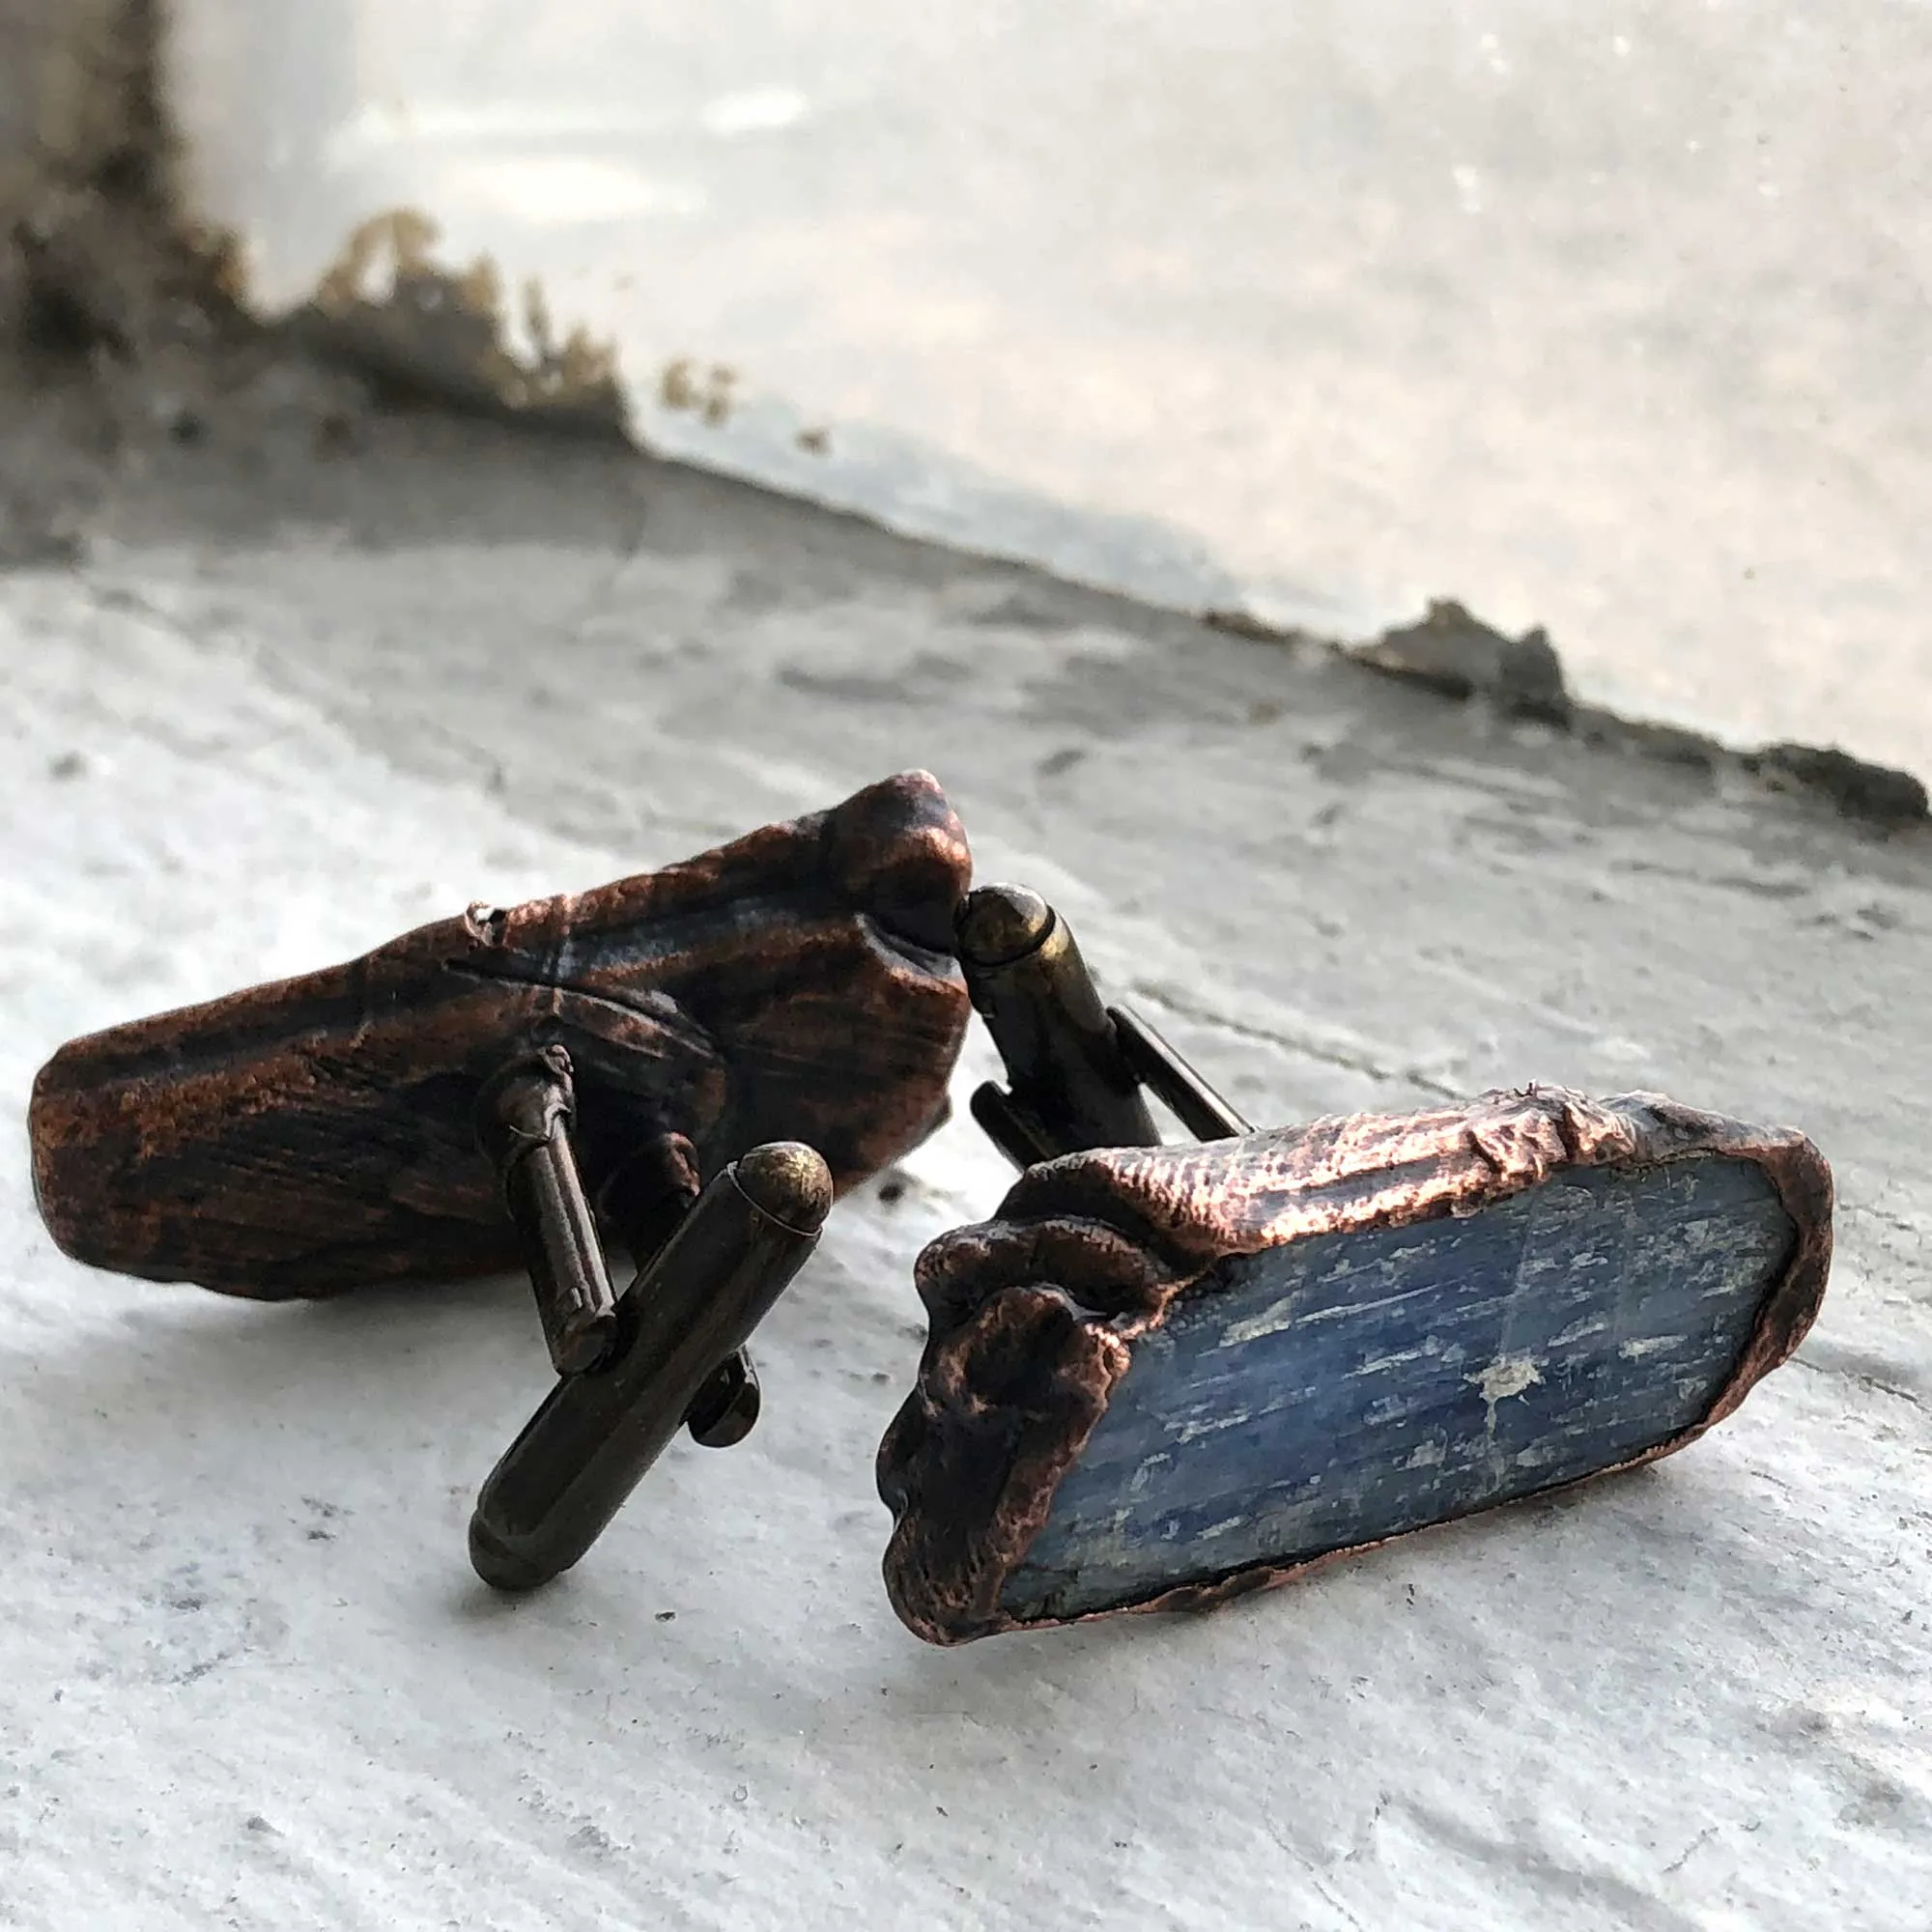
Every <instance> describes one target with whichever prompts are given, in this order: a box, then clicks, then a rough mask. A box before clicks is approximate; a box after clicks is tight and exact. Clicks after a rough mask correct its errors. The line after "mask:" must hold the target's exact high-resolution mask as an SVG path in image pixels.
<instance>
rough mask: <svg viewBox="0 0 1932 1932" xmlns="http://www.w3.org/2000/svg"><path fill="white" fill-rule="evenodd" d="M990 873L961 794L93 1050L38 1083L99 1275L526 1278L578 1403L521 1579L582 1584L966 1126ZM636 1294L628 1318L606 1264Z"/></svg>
mask: <svg viewBox="0 0 1932 1932" xmlns="http://www.w3.org/2000/svg"><path fill="white" fill-rule="evenodd" d="M970 875H971V862H970V859H969V856H968V853H967V848H966V841H965V835H964V833H963V832H962V830H961V828H960V825H959V821H958V819H957V818H956V817H955V816H954V814H953V812H952V809H951V807H950V806H949V805H948V804H947V802H946V799H945V796H944V794H943V793H942V792H941V790H940V788H939V786H938V783H937V782H936V781H934V780H933V779H931V778H930V777H929V776H927V775H926V774H924V773H923V772H914V773H904V774H901V775H900V776H898V777H897V778H894V779H889V780H887V781H884V782H882V783H880V784H875V785H871V786H868V787H867V789H866V790H864V791H861V792H859V793H857V794H856V795H855V796H853V797H852V798H849V799H847V800H846V801H845V802H844V803H843V804H842V805H840V806H838V807H837V808H835V809H834V810H830V811H824V812H818V813H814V814H812V815H811V816H810V817H807V818H802V819H798V820H796V821H794V822H792V823H789V824H784V825H775V826H767V827H765V828H764V829H763V830H762V831H759V832H754V833H753V834H751V835H750V836H749V837H747V838H741V839H738V840H737V841H735V842H734V843H732V844H730V845H726V846H724V847H722V848H720V849H719V850H717V851H713V852H708V853H705V854H703V855H701V856H700V857H698V858H696V859H693V860H690V861H688V862H687V863H685V864H683V865H681V866H674V867H669V868H668V869H667V870H665V871H661V872H655V873H648V874H643V875H640V876H638V877H634V878H629V879H623V880H619V881H617V882H616V883H615V884H612V885H609V886H605V887H601V888H599V889H598V890H596V891H594V892H588V893H583V894H579V895H562V896H559V897H556V898H550V899H541V900H536V901H533V902H531V903H530V904H527V905H522V906H516V907H513V908H509V909H503V910H498V909H492V908H487V907H471V908H470V910H469V912H468V913H466V914H465V915H463V916H462V917H461V918H458V919H450V920H444V921H441V922H440V923H436V924H433V925H428V926H424V927H421V928H419V929H418V930H416V931H414V932H411V933H406V934H404V935H403V936H402V937H401V938H399V939H395V940H392V941H390V942H389V943H388V944H387V945H384V946H381V947H378V948H377V949H376V950H375V951H374V952H370V953H367V954H365V955H363V956H362V957H361V958H359V959H355V960H353V961H350V962H349V963H347V964H346V965H342V966H337V967H330V968H326V969H324V970H322V971H320V972H316V973H310V974H307V975H305V976H303V977H302V978H299V979H296V980H285V981H282V982H280V983H278V984H275V985H269V986H261V987H256V988H253V989H251V990H249V991H246V992H241V993H237V994H234V995H231V996H230V997H228V998H226V999H221V1000H216V1001H213V1002H212V1003H211V1004H209V1005H206V1006H202V1007H195V1008H190V1009H185V1010H183V1011H180V1012H174V1013H166V1014H161V1015H159V1016H157V1017H156V1018H153V1019H147V1020H140V1021H136V1022H134V1023H132V1024H129V1025H127V1026H121V1027H116V1028H114V1029H112V1030H110V1031H108V1032H106V1033H101V1034H96V1035H93V1036H90V1037H87V1038H84V1039H78V1040H73V1041H70V1042H69V1043H68V1044H67V1045H66V1046H64V1047H62V1048H61V1049H60V1051H59V1052H58V1053H56V1054H55V1055H54V1057H53V1058H52V1059H51V1060H50V1061H49V1062H48V1063H47V1065H45V1066H44V1067H43V1068H42V1070H41V1073H40V1076H39V1078H38V1079H37V1080H36V1082H35V1087H34V1096H33V1102H32V1108H31V1117H30V1130H31V1134H32V1140H33V1160H34V1180H35V1189H36V1195H37V1198H38V1201H39V1204H40V1208H41V1213H42V1217H43V1220H44V1221H45V1222H46V1225H47V1227H48V1229H49V1231H50V1232H51V1233H52V1235H53V1236H54V1238H55V1239H56V1241H58V1243H59V1244H60V1246H61V1247H62V1248H63V1249H64V1250H65V1251H66V1252H67V1253H68V1254H70V1255H71V1256H73V1257H74V1258H75V1259H76V1260H79V1261H82V1262H86V1263H89V1264H92V1265H94V1266H97V1267H103V1268H111V1269H114V1270H117V1271H119V1272H122V1273H128V1274H136V1275H145V1276H148V1277H150V1278H152V1279H156V1280H163V1281H193V1282H199V1283H201V1284H203V1285H204V1286H206V1287H209V1288H213V1289H216V1290H219V1291H221V1292H223V1293H233V1294H242V1295H249V1296H255V1297H260V1298H270V1299H274V1298H280V1297H286V1296H300V1295H314V1294H328V1293H338V1292H341V1291H343V1290H348V1289H353V1288H356V1287H359V1286H362V1285H364V1284H368V1283H375V1282H382V1281H398V1280H420V1281H434V1280H439V1279H449V1278H454V1277H459V1276H469V1275H479V1274H487V1273H494V1272H497V1271H500V1270H503V1269H506V1268H510V1267H515V1266H517V1265H518V1264H522V1266H523V1267H524V1268H525V1269H526V1272H527V1273H528V1276H529V1279H530V1284H531V1287H532V1290H533V1291H534V1293H535V1297H536V1304H537V1312H538V1316H539V1319H540V1323H541V1327H542V1331H543V1335H544V1340H545V1343H546V1345H547V1347H548V1349H549V1352H550V1359H551V1365H552V1367H553V1369H554V1371H555V1374H556V1376H557V1378H558V1379H557V1380H556V1382H555V1385H554V1387H553V1388H552V1390H551V1392H550V1394H549V1396H548V1397H547V1398H546V1399H545V1401H544V1402H543V1403H542V1405H541V1406H539V1408H538V1409H537V1411H536V1413H535V1415H534V1416H533V1417H532V1418H531V1420H530V1422H529V1423H528V1425H527V1426H526V1428H525V1429H524V1431H523V1433H522V1434H521V1435H519V1436H518V1437H517V1439H516V1441H515V1442H514V1443H513V1444H512V1445H511V1447H510V1449H509V1450H508V1452H507V1453H506V1454H505V1456H504V1457H503V1458H502V1460H501V1462H500V1463H498V1464H497V1468H496V1470H495V1472H494V1473H493V1474H492V1475H491V1477H490V1478H489V1480H488V1481H487V1482H486V1483H485V1485H484V1486H483V1491H482V1493H481V1495H480V1497H479V1500H478V1504H477V1510H476V1516H475V1520H474V1523H473V1525H472V1531H471V1538H470V1547H471V1553H472V1556H473V1558H474V1561H475V1564H476V1568H477V1570H478V1571H479V1573H480V1574H481V1575H482V1576H483V1577H485V1579H486V1580H487V1581H489V1582H491V1583H493V1584H495V1585H497V1587H499V1588H506V1589H515V1588H527V1587H529V1586H531V1585H533V1584H536V1583H539V1582H541V1581H543V1580H544V1579H545V1578H547V1577H553V1576H554V1575H556V1574H557V1572H559V1571H560V1570H563V1569H565V1568H567V1567H568V1566H569V1565H570V1564H571V1563H574V1562H575V1561H576V1560H577V1559H578V1558H579V1557H580V1556H582V1553H583V1552H584V1550H585V1549H587V1548H589V1546H590V1544H591V1542H592V1541H593V1540H594V1539H595V1537H596V1536H597V1535H598V1533H599V1532H600V1531H601V1529H602V1528H603V1527H604V1525H605V1523H606V1522H608V1521H609V1520H610V1518H611V1515H612V1514H613V1513H614V1512H615V1511H616V1510H617V1509H618V1508H619V1507H620V1506H621V1504H622V1502H623V1500H624V1498H625V1496H626V1495H627V1494H628V1493H629V1492H630V1491H631V1489H632V1487H633V1486H634V1485H635V1484H636V1483H637V1481H638V1480H639V1478H640V1477H641V1476H642V1475H643V1473H644V1471H645V1470H646V1469H647V1468H648V1467H649V1466H650V1464H651V1463H652V1461H653V1460H654V1459H655V1458H656V1457H657V1456H658V1455H659V1454H660V1453H661V1452H662V1451H663V1449H664V1447H665V1446H666V1444H667V1443H668V1441H669V1440H670V1439H671V1438H672V1436H674V1435H675V1434H676V1432H677V1431H678V1430H679V1429H680V1428H682V1427H688V1428H689V1430H690V1432H691V1434H692V1435H693V1436H694V1437H695V1438H696V1440H697V1441H699V1442H701V1443H705V1444H710V1445H714V1446H725V1445H728V1444H730V1443H733V1442H736V1441H738V1440H740V1439H741V1438H742V1437H743V1436H744V1435H745V1434H746V1432H747V1431H748V1430H749V1429H750V1428H751V1427H752V1425H753V1422H754V1421H755V1419H756V1417H757V1412H758V1400H759V1397H758V1384H757V1378H756V1377H755V1374H754V1373H753V1369H752V1366H751V1363H750V1360H749V1358H748V1357H747V1355H746V1354H745V1343H746V1341H747V1339H748V1338H749V1336H750V1335H751V1333H752V1330H753V1328H754V1327H755V1326H756V1325H757V1322H758V1321H759V1320H760V1319H761V1318H762V1317H763V1315H764V1314H765V1312H766V1311H767V1310H768V1309H769V1308H770V1307H771V1305H772V1304H773V1302H774V1301H776V1300H777V1298H778V1296H779V1295H780V1294H781V1293H782V1292H783V1291H784V1289H785V1287H786V1285H787V1284H788V1283H789V1282H790V1280H791V1279H792V1277H793V1276H794V1275H795V1274H796V1272H797V1271H798V1269H799V1267H800V1266H801V1265H802V1264H803V1263H804V1261H805V1258H806V1257H807V1255H809V1254H810V1250H811V1247H812V1245H813V1243H814V1241H815V1240H816V1238H817V1235H818V1230H819V1228H820V1226H821V1224H822V1223H823V1221H824V1219H825V1215H826V1212H827V1210H828V1209H829V1208H830V1207H831V1205H832V1202H833V1200H834V1198H835V1197H836V1196H837V1195H838V1194H840V1193H843V1192H844V1191H845V1190H847V1189H848V1188H850V1187H852V1186H854V1185H855V1184H857V1183H858V1182H859V1181H860V1180H863V1179H866V1178H867V1177H868V1176H870V1175H872V1174H874V1173H876V1172H877V1171H878V1170H879V1169H880V1168H881V1167H883V1166H885V1165H886V1164H887V1163H889V1162H890V1161H892V1160H895V1159H896V1158H897V1157H898V1156H899V1155H900V1154H902V1153H904V1152H906V1151H908V1150H909V1149H910V1148H912V1147H913V1146H915V1145H916V1144H917V1143H918V1142H919V1141H921V1140H922V1139H923V1138H924V1137H925V1135H926V1134H927V1133H929V1132H930V1131H931V1130H932V1128H933V1127H934V1126H935V1125H937V1124H938V1122H940V1121H942V1120H943V1119H944V1118H945V1111H946V1104H947V1102H946V1094H947V1084H948V1080H949V1077H950V1075H951V1073H952V1065H953V1063H954V1060H955V1059H956V1057H957V1054H958V1050H959V1044H960V1040H961V1037H962V1036H963V1034H964V1031H965V1027H966V1023H967V1019H968V1015H969V1011H970V1009H969V1006H968V1001H967V995H966V990H965V987H964V984H963V982H962V980H961V977H960V973H959V969H958V967H957V965H956V963H955V962H954V960H953V959H952V954H951V948H952V926H953V918H954V913H955V910H956V908H957V905H958V902H959V899H960V896H961V895H962V893H963V892H964V891H965V888H966V885H967V882H968V879H969V878H970ZM607 1243H608V1244H611V1245H612V1246H615V1247H620V1248H623V1249H626V1250H628V1252H629V1254H630V1256H631V1259H632V1261H633V1263H634V1264H635V1266H636V1271H637V1272H636V1279H635V1280H634V1281H633V1282H632V1284H631V1286H630V1288H629V1289H628V1290H627V1291H626V1292H625V1293H623V1294H621V1295H619V1294H617V1293H614V1292H613V1289H612V1284H611V1275H610V1269H609V1264H608V1263H607V1260H606V1245H607Z"/></svg>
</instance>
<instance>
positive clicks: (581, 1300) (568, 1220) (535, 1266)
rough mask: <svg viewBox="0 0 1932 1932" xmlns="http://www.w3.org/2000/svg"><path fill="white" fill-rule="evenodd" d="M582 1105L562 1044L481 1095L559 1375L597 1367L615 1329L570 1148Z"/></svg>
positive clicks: (484, 1131)
mask: <svg viewBox="0 0 1932 1932" xmlns="http://www.w3.org/2000/svg"><path fill="white" fill-rule="evenodd" d="M575 1109H576V1094H575V1090H574V1089H573V1086H572V1084H571V1077H570V1056H569V1054H567V1053H566V1052H565V1051H564V1050H563V1048H562V1047H560V1046H547V1047H544V1048H543V1049H542V1050H541V1051H539V1052H537V1053H533V1054H531V1055H529V1056H528V1057H527V1058H526V1059H522V1060H518V1061H515V1062H513V1063H512V1064H511V1065H508V1066H506V1067H504V1068H503V1070H502V1071H501V1072H500V1073H498V1074H497V1076H496V1078H495V1079H493V1080H491V1081H490V1082H489V1083H488V1084H487V1085H486V1086H485V1087H484V1090H483V1093H482V1095H481V1096H480V1098H479V1100H478V1102H477V1128H476V1134H477V1140H478V1141H479V1143H480V1144H481V1145H482V1148H483V1151H484V1152H485V1153H487V1154H488V1155H489V1156H490V1158H491V1160H492V1161H493V1162H494V1163H495V1164H496V1168H497V1178H498V1179H499V1180H500V1182H501V1184H502V1189H503V1200H504V1203H505V1204H506V1206H507V1207H508V1208H509V1210H510V1218H511V1220H512V1221H514V1222H515V1223H516V1228H517V1236H518V1239H519V1241H520V1243H521V1245H522V1248H523V1252H524V1263H525V1265H526V1267H527V1268H528V1269H529V1275H530V1287H531V1289H532V1291H533V1292H534V1293H535V1295H536V1302H537V1315H538V1318H539V1320H540V1321H542V1322H543V1331H544V1341H545V1343H546V1344H547V1345H548V1347H549V1349H550V1358H551V1362H552V1364H553V1366H554V1368H555V1370H556V1372H557V1374H558V1375H560V1376H572V1375H578V1374H581V1373H582V1371H583V1370H585V1369H587V1368H589V1367H591V1365H592V1364H593V1363H595V1362H596V1361H597V1360H598V1359H599V1358H600V1357H601V1356H602V1355H603V1354H604V1352H605V1350H607V1349H608V1348H609V1347H610V1346H611V1338H612V1337H613V1335H614V1334H615V1332H616V1315H615V1312H614V1311H615V1296H614V1295H613V1294H612V1293H611V1276H610V1272H609V1270H608V1269H607V1268H606V1267H605V1265H604V1250H603V1247H602V1245H601V1244H600V1242H599V1240H598V1237H597V1221H596V1216H595V1215H594V1214H593V1213H592V1212H591V1209H590V1203H589V1201H588V1200H587V1199H586V1198H585V1196H584V1192H583V1182H582V1179H581V1177H580V1176H579V1174H578V1171H577V1156H576V1154H575V1152H574V1151H573V1150H572V1148H571V1142H570V1122H571V1119H572V1116H573V1114H574V1112H575Z"/></svg>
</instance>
